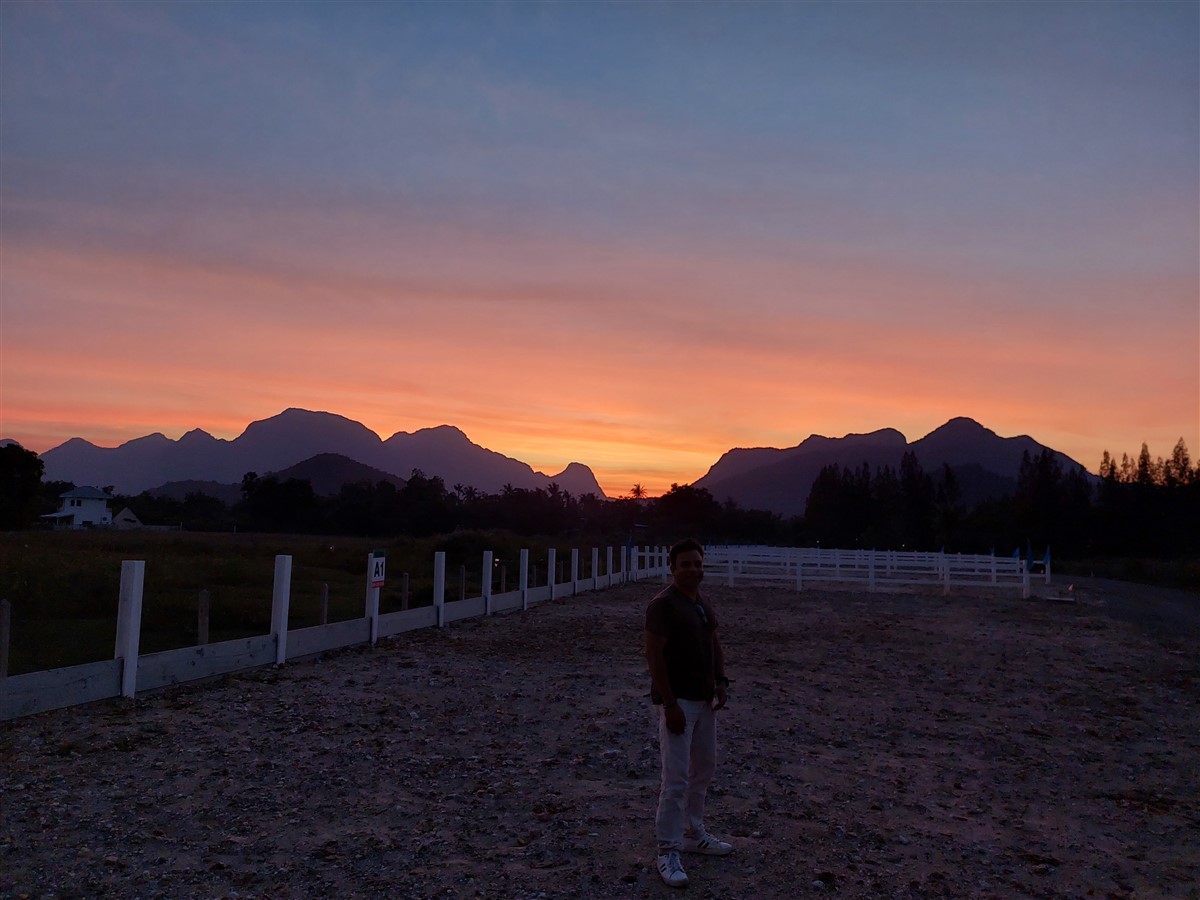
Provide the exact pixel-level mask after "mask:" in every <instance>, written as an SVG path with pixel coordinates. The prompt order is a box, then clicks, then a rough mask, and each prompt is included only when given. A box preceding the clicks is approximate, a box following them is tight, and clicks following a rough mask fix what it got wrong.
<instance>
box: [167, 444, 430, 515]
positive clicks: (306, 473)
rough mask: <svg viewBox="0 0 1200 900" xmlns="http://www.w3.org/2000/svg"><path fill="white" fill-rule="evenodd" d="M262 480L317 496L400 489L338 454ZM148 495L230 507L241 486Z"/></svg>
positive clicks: (179, 484) (177, 486) (181, 486)
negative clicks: (303, 485) (365, 487)
mask: <svg viewBox="0 0 1200 900" xmlns="http://www.w3.org/2000/svg"><path fill="white" fill-rule="evenodd" d="M258 474H259V475H260V476H262V477H266V476H268V475H270V476H273V477H275V478H278V479H279V480H280V481H287V480H288V479H289V478H298V479H300V480H301V481H307V482H308V483H309V484H311V485H312V487H313V491H314V492H315V493H316V494H317V495H318V496H321V497H330V496H333V495H334V494H337V493H338V492H339V491H340V490H341V489H342V486H343V485H346V484H360V483H363V482H365V483H367V484H371V485H375V484H378V483H379V482H381V481H386V482H387V483H389V484H393V485H395V486H396V487H397V488H402V487H404V485H405V483H406V482H405V480H404V479H403V478H398V477H397V476H395V475H391V474H389V473H387V472H381V471H380V470H379V469H373V468H371V467H370V466H364V465H363V464H362V463H360V462H355V461H354V460H352V459H350V458H349V457H347V456H342V455H340V454H338V453H318V454H317V455H316V456H313V457H310V458H308V459H306V460H304V461H303V462H298V463H296V465H294V466H288V467H287V468H286V469H281V470H280V471H278V472H259V473H258ZM150 493H151V494H153V495H154V496H156V497H170V498H171V499H173V500H183V499H185V498H186V497H187V495H188V494H207V495H208V496H210V497H215V498H216V499H218V500H220V501H222V502H224V503H227V504H229V505H233V504H234V503H237V502H239V501H240V500H241V499H242V484H241V481H240V480H239V481H238V483H237V484H221V483H220V482H217V481H169V482H167V483H166V484H163V485H160V486H159V487H156V488H152V489H151V490H150Z"/></svg>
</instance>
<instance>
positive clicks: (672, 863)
mask: <svg viewBox="0 0 1200 900" xmlns="http://www.w3.org/2000/svg"><path fill="white" fill-rule="evenodd" d="M658 874H659V875H661V876H662V880H663V881H665V882H666V883H667V884H668V885H670V886H671V887H683V886H684V885H686V884H687V883H688V882H687V872H685V871H683V864H682V863H680V862H679V851H678V850H668V851H667V852H666V853H660V854H659V855H658Z"/></svg>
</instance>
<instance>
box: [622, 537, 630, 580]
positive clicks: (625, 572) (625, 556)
mask: <svg viewBox="0 0 1200 900" xmlns="http://www.w3.org/2000/svg"><path fill="white" fill-rule="evenodd" d="M627 581H629V547H627V546H626V547H622V548H621V584H625V582H627Z"/></svg>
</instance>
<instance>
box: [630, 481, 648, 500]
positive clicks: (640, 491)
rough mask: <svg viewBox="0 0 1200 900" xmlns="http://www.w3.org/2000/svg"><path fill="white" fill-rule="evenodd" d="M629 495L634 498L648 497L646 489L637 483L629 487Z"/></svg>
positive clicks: (642, 498)
mask: <svg viewBox="0 0 1200 900" xmlns="http://www.w3.org/2000/svg"><path fill="white" fill-rule="evenodd" d="M629 496H630V497H632V498H633V499H634V500H645V499H646V489H645V488H644V487H642V486H641V484H635V485H634V486H633V487H632V488H630V489H629Z"/></svg>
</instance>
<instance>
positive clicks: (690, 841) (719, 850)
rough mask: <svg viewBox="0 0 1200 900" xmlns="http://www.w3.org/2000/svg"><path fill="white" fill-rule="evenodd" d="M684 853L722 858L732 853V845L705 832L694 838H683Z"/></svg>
mask: <svg viewBox="0 0 1200 900" xmlns="http://www.w3.org/2000/svg"><path fill="white" fill-rule="evenodd" d="M683 849H684V852H685V853H703V854H704V855H705V856H724V855H725V854H727V853H732V852H733V844H731V843H729V842H728V841H722V840H719V839H718V838H715V837H713V836H712V835H711V834H709V833H708V832H707V831H702V832H700V833H699V834H698V835H696V836H695V837H684V839H683Z"/></svg>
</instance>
